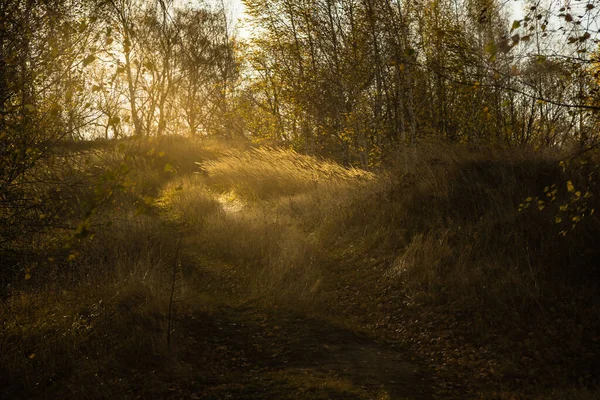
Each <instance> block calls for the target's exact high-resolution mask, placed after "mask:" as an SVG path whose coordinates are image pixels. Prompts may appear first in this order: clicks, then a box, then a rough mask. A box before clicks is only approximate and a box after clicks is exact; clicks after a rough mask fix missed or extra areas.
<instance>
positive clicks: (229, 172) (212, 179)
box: [201, 148, 373, 201]
mask: <svg viewBox="0 0 600 400" xmlns="http://www.w3.org/2000/svg"><path fill="white" fill-rule="evenodd" d="M201 168H202V169H203V170H205V171H206V173H207V174H208V177H209V178H208V182H209V184H210V185H212V186H214V187H216V188H219V189H221V190H224V191H229V190H234V191H235V192H236V193H237V194H238V195H239V196H242V197H244V198H246V199H248V200H252V201H256V200H270V199H274V198H278V197H282V196H291V195H294V194H298V193H305V192H308V191H312V190H322V189H324V188H330V187H337V186H340V185H347V184H353V185H356V184H360V183H363V182H366V181H369V180H371V179H373V175H372V174H371V173H369V172H366V171H362V170H358V169H353V168H344V167H342V166H340V165H339V164H337V163H334V162H331V161H326V160H322V159H317V158H314V157H310V156H306V155H301V154H298V153H296V152H294V151H292V150H283V149H271V148H257V149H252V150H250V151H247V152H244V153H229V154H228V155H227V156H225V157H222V158H220V159H217V160H210V161H206V162H203V163H201Z"/></svg>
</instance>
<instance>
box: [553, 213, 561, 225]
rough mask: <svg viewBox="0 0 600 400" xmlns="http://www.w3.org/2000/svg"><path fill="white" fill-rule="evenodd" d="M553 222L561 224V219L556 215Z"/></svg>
mask: <svg viewBox="0 0 600 400" xmlns="http://www.w3.org/2000/svg"><path fill="white" fill-rule="evenodd" d="M554 222H556V223H557V224H560V223H561V222H562V218H561V217H559V216H558V215H557V216H556V218H554Z"/></svg>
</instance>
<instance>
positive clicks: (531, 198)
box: [525, 197, 533, 203]
mask: <svg viewBox="0 0 600 400" xmlns="http://www.w3.org/2000/svg"><path fill="white" fill-rule="evenodd" d="M525 201H526V202H528V203H531V202H532V201H533V197H528V198H526V199H525Z"/></svg>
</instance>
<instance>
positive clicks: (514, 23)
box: [510, 20, 521, 32]
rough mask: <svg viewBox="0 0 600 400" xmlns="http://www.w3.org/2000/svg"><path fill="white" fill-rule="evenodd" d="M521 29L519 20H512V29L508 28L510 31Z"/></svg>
mask: <svg viewBox="0 0 600 400" xmlns="http://www.w3.org/2000/svg"><path fill="white" fill-rule="evenodd" d="M520 27H521V21H520V20H514V21H513V23H512V27H511V28H510V31H511V32H512V31H514V30H515V29H519V28H520Z"/></svg>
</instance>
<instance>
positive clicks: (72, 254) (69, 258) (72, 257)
mask: <svg viewBox="0 0 600 400" xmlns="http://www.w3.org/2000/svg"><path fill="white" fill-rule="evenodd" d="M76 258H77V256H76V255H75V254H74V253H71V254H69V257H67V261H73V260H74V259H76Z"/></svg>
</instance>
